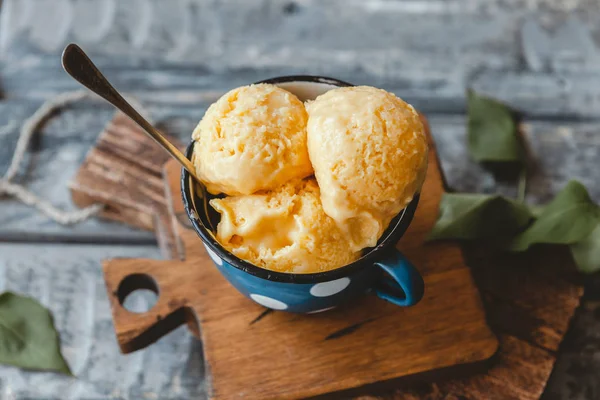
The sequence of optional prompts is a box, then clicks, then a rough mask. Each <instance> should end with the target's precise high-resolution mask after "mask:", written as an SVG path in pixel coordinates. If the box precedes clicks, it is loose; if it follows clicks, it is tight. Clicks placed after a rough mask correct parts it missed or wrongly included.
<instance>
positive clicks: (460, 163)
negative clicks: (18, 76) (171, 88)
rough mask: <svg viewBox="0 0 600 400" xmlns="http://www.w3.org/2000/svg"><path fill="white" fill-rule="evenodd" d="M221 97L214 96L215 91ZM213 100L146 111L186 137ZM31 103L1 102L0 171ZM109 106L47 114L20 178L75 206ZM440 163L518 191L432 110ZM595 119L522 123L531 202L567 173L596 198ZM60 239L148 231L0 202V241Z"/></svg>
mask: <svg viewBox="0 0 600 400" xmlns="http://www.w3.org/2000/svg"><path fill="white" fill-rule="evenodd" d="M217 96H218V95H217ZM210 101H212V100H205V101H204V102H202V103H199V104H197V107H196V108H193V109H192V108H184V109H180V108H178V107H176V106H171V107H155V106H151V107H149V110H150V112H151V114H152V115H153V116H154V117H155V119H156V120H157V121H159V126H161V127H163V129H164V130H165V131H166V132H169V133H171V134H173V135H174V136H175V137H177V138H179V140H181V142H182V143H187V141H188V139H189V135H190V134H189V132H191V131H192V129H193V127H194V126H195V124H196V122H197V120H198V119H199V118H200V117H201V116H202V114H203V112H204V110H205V109H206V107H208V105H209V104H210ZM36 106H37V105H36V104H35V103H31V104H30V103H28V102H24V101H21V100H14V101H13V100H5V101H4V102H2V103H0V121H2V123H8V122H9V121H14V122H15V123H16V126H15V127H14V129H12V130H11V131H10V132H6V133H5V134H4V135H2V137H0V140H1V141H2V143H3V145H2V146H0V173H3V171H5V170H6V168H7V167H8V162H9V160H10V158H11V156H12V151H13V149H14V146H15V145H16V141H17V138H18V125H19V124H20V123H22V121H23V120H24V119H25V118H26V117H27V116H28V115H29V114H30V113H32V112H33V111H34V109H35V108H36ZM112 115H113V110H112V109H111V108H110V107H108V106H104V105H102V106H100V107H98V105H97V104H94V103H90V104H87V103H86V104H82V105H79V106H77V107H75V108H74V109H69V110H66V111H64V112H63V113H61V114H60V115H58V116H56V117H54V118H52V119H50V120H49V122H48V123H47V124H46V126H45V127H44V129H43V130H42V133H41V135H40V136H39V139H38V140H36V141H35V143H34V145H33V146H32V149H31V151H32V153H31V154H32V155H31V157H32V158H31V164H30V168H29V169H28V170H27V171H23V174H22V177H21V181H22V182H25V183H26V184H27V186H28V187H29V188H31V189H32V190H33V191H34V192H35V193H38V194H40V195H42V196H45V197H46V198H47V199H49V200H51V201H52V202H53V203H55V204H57V205H60V206H62V207H64V208H72V207H74V206H73V205H72V203H71V201H70V197H69V192H68V189H67V185H68V183H69V182H70V181H71V180H72V179H73V177H74V175H75V172H76V170H77V169H78V168H79V166H80V164H81V162H83V159H84V158H85V155H86V154H87V152H88V151H89V149H90V148H91V146H92V145H93V143H94V142H95V140H96V139H97V136H98V134H99V132H100V131H101V130H102V129H103V127H104V125H105V124H106V123H107V122H108V121H109V120H110V118H111V117H112ZM428 117H429V120H430V123H431V126H432V133H433V136H434V137H435V139H436V143H437V147H438V151H439V154H440V158H441V161H442V168H443V170H444V173H445V175H446V177H447V181H448V183H449V185H450V187H451V188H453V189H455V190H457V191H467V192H487V193H491V192H495V191H500V192H501V193H504V194H507V195H514V194H515V185H514V184H512V183H504V182H497V181H496V180H495V179H494V177H493V175H492V174H491V173H490V172H488V171H486V170H484V169H483V168H482V167H480V166H479V165H477V164H476V163H475V162H473V161H471V160H470V159H469V157H468V154H467V149H466V146H465V140H466V131H465V118H464V116H460V115H436V114H434V115H429V116H428ZM598 131H600V123H598V122H567V121H563V122H561V121H537V120H532V121H529V122H526V123H525V129H524V133H525V139H526V142H527V144H528V146H529V147H530V150H531V154H532V155H533V158H534V160H535V171H534V173H533V176H532V177H531V179H530V189H529V196H528V200H529V201H531V202H533V203H540V202H545V201H547V200H548V199H550V198H551V196H552V195H553V194H555V193H556V192H558V191H559V190H560V189H561V188H562V187H563V186H564V184H565V183H566V182H567V181H568V180H569V179H579V180H581V181H582V182H583V183H584V184H585V185H586V186H587V187H588V188H589V190H590V193H591V195H592V197H593V198H594V199H595V200H596V201H600V172H599V171H598V169H597V168H595V165H596V161H597V160H598V159H600V141H599V140H598V136H597V132H598ZM24 238H29V239H38V240H48V239H52V238H54V239H59V240H73V238H76V239H77V240H79V241H88V242H90V241H106V240H110V241H121V240H122V241H134V242H139V241H144V242H148V243H149V242H153V240H154V239H153V236H152V235H151V234H148V233H146V232H141V231H136V230H132V229H131V228H127V227H124V226H121V225H118V224H114V223H108V222H104V221H99V220H91V221H88V222H85V223H82V224H80V225H77V226H74V227H68V228H65V227H61V226H59V225H57V224H54V223H52V222H51V221H49V220H48V219H47V218H45V217H43V216H41V215H39V214H38V213H37V212H34V211H32V209H31V208H29V207H26V206H22V205H20V204H17V203H16V202H15V201H13V200H7V199H2V200H0V239H24Z"/></svg>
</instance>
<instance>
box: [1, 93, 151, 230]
mask: <svg viewBox="0 0 600 400" xmlns="http://www.w3.org/2000/svg"><path fill="white" fill-rule="evenodd" d="M86 99H90V100H94V101H97V100H98V99H100V97H98V96H97V95H95V94H93V93H92V92H89V91H86V90H77V91H73V92H66V93H61V94H59V95H57V96H56V97H54V98H51V99H50V100H48V101H46V102H44V104H42V105H41V106H40V108H38V109H37V110H36V111H35V112H34V113H33V115H31V116H30V117H29V118H27V119H26V120H25V121H24V122H23V125H22V126H21V130H20V132H19V139H18V140H17V145H16V147H15V151H14V154H13V157H12V160H11V162H10V165H9V166H8V169H7V170H6V173H5V174H4V176H3V177H2V178H0V197H1V196H3V195H5V196H9V197H13V198H15V199H17V200H18V201H20V202H21V203H23V204H26V205H28V206H31V207H34V208H36V209H37V210H38V211H40V212H41V213H43V214H44V215H46V216H47V217H48V218H50V219H51V220H53V221H55V222H57V223H59V224H61V225H72V224H76V223H78V222H82V221H85V220H87V219H89V218H91V217H93V216H95V215H97V214H98V213H99V212H100V211H101V210H102V209H103V207H104V206H103V205H102V204H93V205H91V206H88V207H85V208H83V209H81V210H74V211H68V210H62V209H60V208H58V207H56V206H54V205H53V204H52V203H50V202H49V201H47V200H45V199H43V198H41V197H40V196H37V195H36V194H34V193H33V192H31V191H30V190H28V189H27V188H26V187H25V186H24V185H21V184H18V183H14V182H13V179H14V178H15V176H16V175H17V173H18V172H19V169H20V168H21V167H22V165H21V164H22V163H23V160H24V159H25V155H26V153H27V148H28V147H29V142H30V141H31V138H32V137H33V136H34V134H35V133H36V132H37V131H38V130H39V128H40V127H41V126H42V125H44V122H45V121H47V120H48V118H49V117H50V116H51V115H52V114H53V113H54V112H55V111H56V110H59V109H62V108H64V107H66V106H68V105H70V104H73V103H76V102H79V101H82V100H86ZM127 100H128V101H129V102H130V103H131V105H132V106H133V107H134V108H136V109H137V110H138V111H139V112H140V113H142V112H143V114H145V115H148V113H147V112H144V110H143V107H142V106H141V105H140V104H139V103H138V102H137V101H136V100H135V99H133V98H131V97H129V96H127ZM15 125H16V123H15V122H14V121H11V122H10V123H9V124H7V125H5V126H4V127H2V128H0V132H1V133H3V134H6V133H8V132H10V131H12V130H13V129H14V128H15Z"/></svg>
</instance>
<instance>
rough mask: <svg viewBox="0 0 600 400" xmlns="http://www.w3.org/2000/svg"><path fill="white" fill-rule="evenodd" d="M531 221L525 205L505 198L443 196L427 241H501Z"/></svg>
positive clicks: (465, 195)
mask: <svg viewBox="0 0 600 400" xmlns="http://www.w3.org/2000/svg"><path fill="white" fill-rule="evenodd" d="M532 218H533V215H532V214H531V213H530V212H529V210H528V209H527V207H526V206H524V205H523V204H521V203H518V202H516V201H514V200H511V199H508V198H506V197H502V196H489V195H483V194H456V193H451V194H448V193H446V194H444V195H443V197H442V201H441V203H440V216H439V218H438V220H437V222H436V224H435V226H434V227H433V229H432V231H431V233H430V234H429V240H437V239H464V240H474V239H489V238H494V239H502V238H505V237H506V236H510V235H514V234H516V233H517V232H519V231H520V230H522V229H523V228H524V227H525V226H527V224H528V223H529V222H530V221H531V219H532Z"/></svg>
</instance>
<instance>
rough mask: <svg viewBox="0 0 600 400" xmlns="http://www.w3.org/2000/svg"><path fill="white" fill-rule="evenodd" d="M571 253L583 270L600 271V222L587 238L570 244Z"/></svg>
mask: <svg viewBox="0 0 600 400" xmlns="http://www.w3.org/2000/svg"><path fill="white" fill-rule="evenodd" d="M570 248H571V254H572V255H573V259H574V260H575V264H576V265H577V269H579V270H580V271H581V272H585V273H590V274H591V273H592V272H597V271H600V224H598V225H596V228H595V229H594V230H593V231H592V233H590V234H589V235H588V237H586V238H585V239H583V240H581V241H579V242H577V243H575V244H572V245H571V246H570Z"/></svg>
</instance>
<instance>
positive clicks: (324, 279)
mask: <svg viewBox="0 0 600 400" xmlns="http://www.w3.org/2000/svg"><path fill="white" fill-rule="evenodd" d="M260 83H270V84H274V85H277V86H279V87H281V88H283V89H286V90H288V91H290V92H292V93H294V94H295V95H296V96H298V98H299V99H300V100H302V101H306V100H312V99H314V98H315V97H317V96H319V95H320V94H323V93H325V92H327V91H328V90H331V89H334V88H336V87H342V86H352V85H351V84H349V83H346V82H342V81H339V80H336V79H331V78H326V77H319V76H284V77H278V78H273V79H268V80H266V81H262V82H260ZM192 149H193V142H192V144H190V146H189V147H188V149H187V153H186V156H187V157H188V158H190V159H191V155H192ZM181 191H182V196H183V203H184V206H185V210H186V212H187V215H188V218H189V219H190V222H191V224H192V226H193V227H194V230H195V231H196V233H198V235H199V236H200V238H201V239H202V241H203V243H204V246H205V247H206V250H207V251H208V254H209V255H210V257H211V259H212V260H213V262H214V264H215V266H216V267H217V268H218V269H219V271H220V272H221V273H222V274H223V276H225V278H226V279H227V280H228V281H229V282H230V283H231V284H232V285H233V286H234V287H235V288H236V289H237V290H238V291H239V292H240V293H242V294H243V295H245V296H246V297H248V298H250V299H252V300H253V301H255V302H256V303H258V304H260V305H262V306H265V307H268V308H271V309H274V310H282V311H289V312H296V313H317V312H322V311H327V310H331V309H333V308H335V307H337V306H339V305H341V304H343V303H345V302H347V301H349V300H352V299H355V298H357V297H359V296H363V295H365V294H366V293H374V294H375V295H377V296H379V297H380V298H382V299H384V300H387V301H389V302H391V303H393V304H396V305H398V306H412V305H414V304H416V303H418V302H419V301H420V300H421V298H422V297H423V291H424V283H423V278H422V277H421V275H420V274H419V272H418V271H417V269H416V268H415V267H414V266H413V265H412V264H411V263H410V261H408V260H407V259H406V257H404V255H402V253H400V252H399V251H398V250H397V249H396V248H395V245H396V243H397V242H398V240H399V239H400V238H401V237H402V235H403V234H404V232H406V229H407V228H408V226H409V224H410V222H411V221H412V219H413V216H414V213H415V210H416V208H417V203H418V202H419V194H418V193H417V194H416V195H415V197H414V198H413V200H412V201H411V202H410V204H409V205H408V206H407V207H406V208H405V209H403V210H402V211H400V213H399V214H398V215H397V216H396V217H395V218H394V219H393V220H392V222H391V223H390V226H389V227H388V228H387V230H386V231H385V232H384V234H383V235H382V236H381V238H380V240H379V242H378V243H377V245H376V246H375V247H373V248H369V249H365V250H364V252H363V256H362V257H361V258H359V259H358V260H356V261H354V262H353V263H351V264H348V265H345V266H343V267H340V268H337V269H334V270H330V271H326V272H319V273H310V274H293V273H282V272H275V271H270V270H267V269H263V268H260V267H257V266H255V265H253V264H251V263H249V262H247V261H245V260H242V259H241V258H238V257H236V256H235V255H233V254H232V253H230V252H229V251H227V250H226V249H225V248H224V247H223V246H221V245H220V244H219V242H218V241H217V240H216V239H215V236H214V232H216V226H217V224H218V222H219V218H220V216H219V214H218V213H217V212H216V211H215V210H213V209H212V207H211V206H210V205H209V204H208V202H209V200H210V199H211V198H212V197H213V196H212V195H210V194H209V193H208V192H207V191H206V189H205V188H204V187H203V185H201V184H199V183H198V182H196V181H195V180H194V179H193V178H192V177H191V176H190V174H189V173H188V172H187V171H186V170H185V169H183V170H182V176H181Z"/></svg>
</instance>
